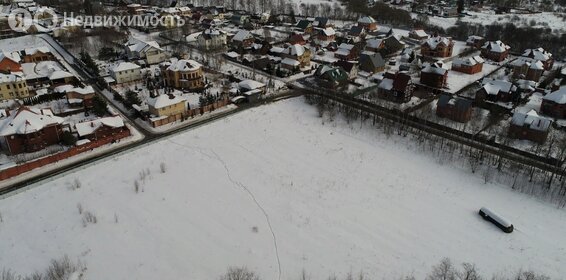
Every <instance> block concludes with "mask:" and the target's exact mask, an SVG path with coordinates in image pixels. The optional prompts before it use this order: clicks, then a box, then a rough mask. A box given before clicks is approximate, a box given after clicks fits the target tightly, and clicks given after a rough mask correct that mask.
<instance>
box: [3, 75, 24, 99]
mask: <svg viewBox="0 0 566 280" xmlns="http://www.w3.org/2000/svg"><path fill="white" fill-rule="evenodd" d="M29 96H30V91H29V89H28V84H27V82H26V79H25V78H24V77H23V76H21V75H19V74H1V73H0V100H9V99H22V98H26V97H29Z"/></svg>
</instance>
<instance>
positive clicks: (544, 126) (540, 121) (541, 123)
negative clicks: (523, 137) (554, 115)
mask: <svg viewBox="0 0 566 280" xmlns="http://www.w3.org/2000/svg"><path fill="white" fill-rule="evenodd" d="M511 123H512V124H514V125H518V126H525V125H526V126H528V127H529V128H530V129H533V130H538V131H547V130H548V128H549V127H550V124H552V121H551V120H550V119H547V118H545V117H542V116H539V114H538V113H537V111H535V110H534V109H531V110H530V111H528V112H515V113H514V114H513V118H512V119H511Z"/></svg>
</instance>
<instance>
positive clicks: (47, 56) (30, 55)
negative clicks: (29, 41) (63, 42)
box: [22, 47, 55, 63]
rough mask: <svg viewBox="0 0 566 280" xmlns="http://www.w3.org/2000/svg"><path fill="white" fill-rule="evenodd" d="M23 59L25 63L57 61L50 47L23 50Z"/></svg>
mask: <svg viewBox="0 0 566 280" xmlns="http://www.w3.org/2000/svg"><path fill="white" fill-rule="evenodd" d="M22 59H23V60H24V62H25V63H30V62H40V61H48V60H55V57H54V56H53V54H52V53H51V51H50V50H49V48H48V47H36V48H27V49H24V50H23V53H22Z"/></svg>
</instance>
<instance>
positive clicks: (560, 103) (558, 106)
mask: <svg viewBox="0 0 566 280" xmlns="http://www.w3.org/2000/svg"><path fill="white" fill-rule="evenodd" d="M540 111H541V112H542V113H543V114H545V115H549V116H551V117H554V118H560V119H563V118H566V87H561V88H559V89H558V90H556V91H553V92H552V93H550V94H547V95H545V96H544V97H543V98H542V104H541V106H540Z"/></svg>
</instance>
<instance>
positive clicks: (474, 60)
mask: <svg viewBox="0 0 566 280" xmlns="http://www.w3.org/2000/svg"><path fill="white" fill-rule="evenodd" d="M481 63H484V60H483V58H481V57H480V56H478V55H476V56H473V57H466V58H456V59H454V62H453V63H452V66H462V65H463V66H474V65H476V64H481Z"/></svg>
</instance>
